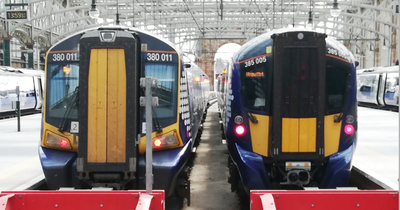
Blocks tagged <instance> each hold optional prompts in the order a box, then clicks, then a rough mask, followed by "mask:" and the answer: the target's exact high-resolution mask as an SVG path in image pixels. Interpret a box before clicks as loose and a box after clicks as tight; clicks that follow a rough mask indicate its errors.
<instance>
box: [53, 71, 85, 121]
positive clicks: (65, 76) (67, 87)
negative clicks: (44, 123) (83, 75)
mask: <svg viewBox="0 0 400 210" xmlns="http://www.w3.org/2000/svg"><path fill="white" fill-rule="evenodd" d="M78 85H79V63H65V64H62V63H57V64H53V63H49V64H48V66H47V86H46V94H47V97H46V106H47V107H48V108H47V113H46V118H47V120H48V122H49V123H51V124H53V125H58V124H60V123H61V121H62V120H63V118H64V115H65V112H66V111H67V109H68V108H70V109H71V110H70V112H69V113H68V116H65V120H77V119H78V107H77V106H76V103H71V100H73V99H74V98H76V97H74V94H77V91H76V88H77V87H78ZM69 106H71V107H69Z"/></svg>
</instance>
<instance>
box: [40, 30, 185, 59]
mask: <svg viewBox="0 0 400 210" xmlns="http://www.w3.org/2000/svg"><path fill="white" fill-rule="evenodd" d="M99 28H104V29H110V30H111V29H125V30H130V31H135V32H138V33H141V34H146V35H148V36H151V37H154V38H156V39H159V40H160V41H162V42H165V43H166V44H167V45H169V46H170V47H172V48H173V49H174V50H175V51H177V52H178V53H179V55H183V53H182V51H181V50H180V49H178V48H177V47H176V46H175V44H173V43H172V42H170V41H169V40H167V39H165V38H163V37H159V36H156V35H154V34H152V33H150V32H148V31H145V30H142V29H139V28H136V27H128V26H121V25H103V26H96V27H92V28H88V29H85V30H81V31H78V32H76V33H73V34H71V35H69V36H67V37H65V38H63V39H61V40H60V41H58V42H57V43H56V44H54V45H53V46H51V47H50V49H49V50H48V51H47V52H50V51H51V50H52V49H53V48H54V47H55V46H56V45H58V44H59V43H60V42H63V41H65V40H67V39H69V38H71V37H73V36H76V35H78V34H81V33H83V32H86V31H90V30H95V29H99Z"/></svg>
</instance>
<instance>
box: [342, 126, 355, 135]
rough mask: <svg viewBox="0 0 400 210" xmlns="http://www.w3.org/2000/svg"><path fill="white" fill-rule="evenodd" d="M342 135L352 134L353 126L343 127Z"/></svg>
mask: <svg viewBox="0 0 400 210" xmlns="http://www.w3.org/2000/svg"><path fill="white" fill-rule="evenodd" d="M344 133H345V134H347V135H351V134H353V133H354V126H353V125H350V124H347V125H345V126H344Z"/></svg>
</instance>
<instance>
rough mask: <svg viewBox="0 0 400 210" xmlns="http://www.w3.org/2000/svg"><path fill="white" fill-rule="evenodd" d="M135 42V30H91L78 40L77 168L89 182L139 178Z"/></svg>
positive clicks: (122, 181)
mask: <svg viewBox="0 0 400 210" xmlns="http://www.w3.org/2000/svg"><path fill="white" fill-rule="evenodd" d="M137 46H140V41H139V40H138V39H137V38H136V37H135V36H134V35H133V34H131V33H129V32H126V31H118V30H115V31H101V30H99V31H90V32H87V33H85V34H84V35H83V36H82V37H81V40H80V66H79V68H80V75H79V119H80V122H79V147H78V159H77V171H78V174H79V178H80V179H81V180H83V181H84V182H88V183H89V184H90V185H91V186H107V187H114V188H118V189H120V188H124V185H125V184H127V183H129V182H131V181H133V180H134V177H135V175H134V173H135V172H136V166H137V149H136V141H135V139H136V138H137V135H138V134H139V122H140V118H139V88H140V87H139V79H140V67H139V63H138V62H139V61H140V57H139V56H140V54H139V53H140V51H138V50H137V49H138V47H137ZM138 52H139V53H138ZM131 183H132V182H131Z"/></svg>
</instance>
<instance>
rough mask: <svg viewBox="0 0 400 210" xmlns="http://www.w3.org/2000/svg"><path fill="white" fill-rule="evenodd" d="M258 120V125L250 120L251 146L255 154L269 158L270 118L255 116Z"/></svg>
mask: <svg viewBox="0 0 400 210" xmlns="http://www.w3.org/2000/svg"><path fill="white" fill-rule="evenodd" d="M253 115H254V117H256V118H257V120H258V123H252V122H251V121H250V120H249V125H250V135H251V146H252V147H253V152H255V153H257V154H259V155H263V156H268V142H269V129H270V127H269V125H270V123H269V119H270V118H269V116H265V115H257V114H253Z"/></svg>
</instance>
